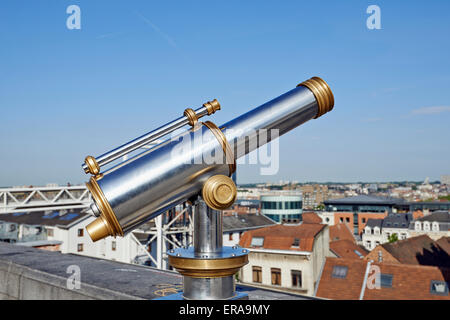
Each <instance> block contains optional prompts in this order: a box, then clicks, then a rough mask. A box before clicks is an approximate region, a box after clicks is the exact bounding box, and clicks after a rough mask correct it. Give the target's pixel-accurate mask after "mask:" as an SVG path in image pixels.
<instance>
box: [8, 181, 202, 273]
mask: <svg viewBox="0 0 450 320" xmlns="http://www.w3.org/2000/svg"><path fill="white" fill-rule="evenodd" d="M91 203H92V198H91V194H90V192H89V191H88V189H87V188H86V186H84V185H79V186H45V187H13V188H0V221H1V215H2V214H16V213H31V212H43V211H44V212H54V211H60V212H62V213H63V212H64V211H67V212H69V211H73V210H74V209H75V210H79V211H84V210H88V209H89V205H90V204H91ZM177 209H178V210H176V209H172V210H169V211H168V212H167V213H166V214H162V215H159V216H158V217H157V218H155V219H154V220H153V221H150V222H148V223H147V224H146V225H144V226H142V228H139V229H137V230H135V232H142V233H145V234H149V235H150V237H149V239H148V240H147V241H146V243H142V241H139V240H138V239H137V238H136V237H135V235H134V234H131V235H130V236H131V239H132V241H135V242H136V243H137V244H138V245H139V246H140V252H141V253H142V254H139V255H138V256H136V258H135V261H134V262H135V263H143V261H145V260H149V259H150V260H151V261H152V262H153V264H154V265H155V266H156V267H157V268H159V269H168V268H169V267H168V263H167V254H166V252H167V250H170V249H175V248H178V247H184V246H189V245H190V244H191V242H192V234H193V223H192V213H191V210H190V206H186V205H184V206H183V207H181V206H179V207H178V208H177ZM149 247H150V248H155V247H156V252H155V251H153V250H152V254H150V253H149V252H148V248H149Z"/></svg>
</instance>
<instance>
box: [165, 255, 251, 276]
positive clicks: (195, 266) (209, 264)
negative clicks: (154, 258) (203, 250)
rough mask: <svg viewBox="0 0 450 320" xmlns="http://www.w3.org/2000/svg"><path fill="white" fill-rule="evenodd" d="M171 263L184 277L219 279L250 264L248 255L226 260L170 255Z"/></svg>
mask: <svg viewBox="0 0 450 320" xmlns="http://www.w3.org/2000/svg"><path fill="white" fill-rule="evenodd" d="M169 263H170V265H171V266H172V267H174V268H175V269H177V271H178V272H179V273H180V274H182V275H183V276H187V277H192V278H218V277H227V276H232V275H234V274H235V273H236V272H238V271H239V269H240V268H241V267H243V266H245V265H246V264H247V263H248V255H243V256H236V257H230V258H225V259H192V258H183V257H176V256H172V255H169Z"/></svg>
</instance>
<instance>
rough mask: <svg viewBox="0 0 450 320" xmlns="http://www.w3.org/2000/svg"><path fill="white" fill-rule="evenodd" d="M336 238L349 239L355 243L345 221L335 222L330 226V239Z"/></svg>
mask: <svg viewBox="0 0 450 320" xmlns="http://www.w3.org/2000/svg"><path fill="white" fill-rule="evenodd" d="M336 240H350V241H352V242H355V243H356V241H355V237H353V233H352V231H351V230H350V229H349V227H348V225H347V224H346V223H337V224H335V225H333V226H330V241H336Z"/></svg>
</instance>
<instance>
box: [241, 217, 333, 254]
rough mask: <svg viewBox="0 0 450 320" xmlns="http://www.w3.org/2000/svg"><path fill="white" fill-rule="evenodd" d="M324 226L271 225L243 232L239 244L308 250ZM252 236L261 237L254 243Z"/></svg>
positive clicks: (311, 248)
mask: <svg viewBox="0 0 450 320" xmlns="http://www.w3.org/2000/svg"><path fill="white" fill-rule="evenodd" d="M325 227H326V225H324V224H313V223H302V224H299V225H283V224H279V225H273V226H269V227H264V228H261V229H256V230H251V231H247V232H245V233H244V234H243V235H242V237H241V240H240V241H239V244H240V246H241V247H246V248H252V247H257V248H264V249H272V250H291V251H309V252H311V251H312V250H313V246H314V239H315V237H316V236H317V235H318V234H319V233H320V232H321V231H322V230H323V229H324V228H325ZM253 238H257V239H258V238H259V239H261V238H263V241H262V243H258V245H255V243H253V245H252V241H253Z"/></svg>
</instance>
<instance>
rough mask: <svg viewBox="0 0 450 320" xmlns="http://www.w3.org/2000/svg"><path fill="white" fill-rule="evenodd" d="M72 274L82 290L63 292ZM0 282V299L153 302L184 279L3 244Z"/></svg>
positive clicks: (270, 294)
mask: <svg viewBox="0 0 450 320" xmlns="http://www.w3.org/2000/svg"><path fill="white" fill-rule="evenodd" d="M71 268H72V269H71ZM73 268H75V269H76V268H79V270H80V281H81V287H80V289H72V290H71V289H68V287H67V281H68V278H69V277H70V276H71V274H73V271H72V272H70V271H69V270H73ZM0 279H5V280H6V281H3V280H2V281H0V299H156V298H160V297H162V296H166V295H169V294H173V293H177V292H178V291H179V290H181V288H182V277H181V276H180V275H179V274H178V273H176V272H173V271H162V270H158V269H156V268H152V267H146V266H140V265H134V264H126V263H119V262H115V261H110V260H101V259H96V258H91V257H86V256H81V255H74V254H61V253H59V252H51V251H46V250H39V249H35V248H30V247H24V246H20V245H11V244H7V243H2V242H0ZM236 288H237V289H238V290H240V291H243V292H247V293H248V295H249V299H251V300H291V299H296V300H302V299H311V297H306V296H302V295H297V294H290V293H283V292H278V291H273V290H268V289H260V288H254V287H250V286H241V285H239V284H238V285H237V286H236Z"/></svg>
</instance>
